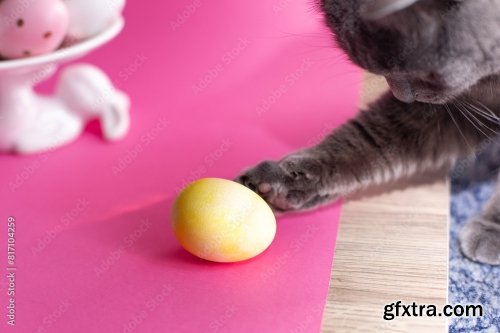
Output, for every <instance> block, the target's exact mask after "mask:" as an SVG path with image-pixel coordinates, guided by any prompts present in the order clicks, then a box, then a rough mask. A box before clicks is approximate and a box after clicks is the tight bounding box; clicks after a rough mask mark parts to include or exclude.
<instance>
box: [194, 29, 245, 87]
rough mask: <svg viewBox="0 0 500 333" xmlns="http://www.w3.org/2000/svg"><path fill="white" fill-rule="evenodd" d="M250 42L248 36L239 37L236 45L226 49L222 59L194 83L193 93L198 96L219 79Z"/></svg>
mask: <svg viewBox="0 0 500 333" xmlns="http://www.w3.org/2000/svg"><path fill="white" fill-rule="evenodd" d="M250 44H251V43H250V40H249V39H248V38H245V37H241V38H239V39H238V41H237V43H236V45H235V46H234V47H233V48H231V49H230V50H228V51H226V52H225V53H224V55H223V56H222V58H221V59H220V61H219V62H218V63H217V64H215V65H214V66H213V67H212V68H210V69H209V70H208V71H207V72H206V73H205V74H204V75H203V76H202V77H200V78H199V79H198V82H197V83H196V84H194V85H193V87H192V90H193V94H194V95H195V96H198V95H199V94H201V93H202V92H203V91H204V90H205V89H207V88H208V87H209V86H210V85H212V84H213V83H214V82H215V80H217V78H218V77H219V76H220V75H221V74H222V73H223V72H224V71H225V70H226V69H227V68H228V67H229V66H230V65H231V64H232V63H233V62H234V61H235V60H236V59H238V58H239V57H240V56H241V55H242V54H243V52H244V51H245V50H246V49H247V48H248V46H249V45H250Z"/></svg>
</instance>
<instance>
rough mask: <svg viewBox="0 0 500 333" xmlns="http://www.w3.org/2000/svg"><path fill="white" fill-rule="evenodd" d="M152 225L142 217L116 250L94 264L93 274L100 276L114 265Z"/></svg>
mask: <svg viewBox="0 0 500 333" xmlns="http://www.w3.org/2000/svg"><path fill="white" fill-rule="evenodd" d="M152 225H153V223H152V222H151V221H150V220H149V219H148V218H145V219H143V220H142V221H141V224H140V225H139V226H138V227H137V228H136V229H135V230H134V231H132V232H131V233H130V234H128V235H127V236H125V237H123V239H122V242H121V244H120V246H118V248H116V250H113V251H110V252H109V253H108V255H107V256H106V257H105V258H104V259H102V260H101V262H100V263H99V264H98V265H96V266H94V273H95V275H96V276H97V277H98V278H100V277H102V276H103V275H104V273H106V272H108V271H109V270H110V269H111V268H112V267H113V266H115V265H116V264H117V263H118V262H119V261H120V260H121V259H122V258H123V256H124V255H125V252H126V251H127V249H129V248H132V247H133V246H134V245H135V244H136V243H137V242H138V241H139V239H141V238H142V237H143V236H144V234H145V233H146V232H147V231H148V230H149V229H150V228H151V226H152Z"/></svg>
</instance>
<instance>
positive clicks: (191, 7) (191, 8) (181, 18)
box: [170, 0, 203, 32]
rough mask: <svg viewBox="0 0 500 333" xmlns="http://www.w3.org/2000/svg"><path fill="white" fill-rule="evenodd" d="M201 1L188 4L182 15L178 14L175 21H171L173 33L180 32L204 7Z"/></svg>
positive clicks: (197, 0)
mask: <svg viewBox="0 0 500 333" xmlns="http://www.w3.org/2000/svg"><path fill="white" fill-rule="evenodd" d="M202 4H203V3H202V2H201V0H193V1H192V2H190V3H189V4H187V5H186V6H185V7H184V8H183V9H182V11H181V12H180V13H178V14H177V17H176V18H175V20H171V21H170V28H172V31H174V32H175V31H177V30H179V28H180V27H182V26H183V25H184V24H185V23H186V22H187V21H188V20H189V19H190V18H191V17H192V16H193V15H194V14H195V13H196V12H197V11H198V9H199V8H201V6H202Z"/></svg>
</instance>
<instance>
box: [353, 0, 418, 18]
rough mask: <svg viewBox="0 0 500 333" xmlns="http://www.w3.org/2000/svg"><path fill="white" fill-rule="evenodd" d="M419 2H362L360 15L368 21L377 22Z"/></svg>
mask: <svg viewBox="0 0 500 333" xmlns="http://www.w3.org/2000/svg"><path fill="white" fill-rule="evenodd" d="M418 1H419V0H364V3H363V4H362V5H361V15H362V16H363V17H364V18H367V19H369V20H378V19H381V18H383V17H385V16H387V15H391V14H393V13H395V12H398V11H400V10H403V9H405V8H407V7H409V6H411V5H413V4H414V3H415V2H418Z"/></svg>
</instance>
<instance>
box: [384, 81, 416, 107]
mask: <svg viewBox="0 0 500 333" xmlns="http://www.w3.org/2000/svg"><path fill="white" fill-rule="evenodd" d="M386 80H387V83H388V84H389V87H390V88H391V91H392V94H393V95H394V97H396V98H397V99H399V100H400V101H401V102H405V103H412V102H415V93H414V92H413V89H412V87H411V85H410V83H409V82H408V80H406V79H405V78H403V77H386Z"/></svg>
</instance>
